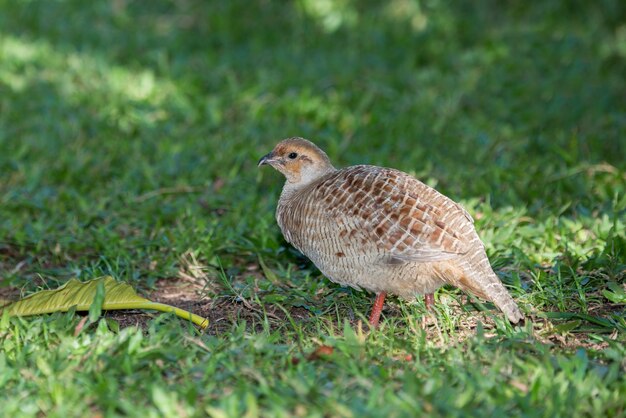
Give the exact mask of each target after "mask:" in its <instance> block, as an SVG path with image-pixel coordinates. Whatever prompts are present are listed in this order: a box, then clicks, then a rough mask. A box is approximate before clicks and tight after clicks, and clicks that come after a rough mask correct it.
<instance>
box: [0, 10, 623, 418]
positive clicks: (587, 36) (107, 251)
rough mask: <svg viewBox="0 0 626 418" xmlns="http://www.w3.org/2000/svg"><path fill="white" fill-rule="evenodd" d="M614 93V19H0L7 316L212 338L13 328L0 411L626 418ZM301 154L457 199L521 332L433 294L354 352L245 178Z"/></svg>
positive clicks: (473, 13) (4, 340)
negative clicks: (92, 283) (101, 286)
mask: <svg viewBox="0 0 626 418" xmlns="http://www.w3.org/2000/svg"><path fill="white" fill-rule="evenodd" d="M624 74H626V8H625V7H624V4H623V2H621V1H618V0H614V1H611V0H604V1H601V2H596V3H589V2H565V1H563V2H559V1H553V2H536V3H532V4H531V3H528V4H527V3H525V2H519V1H513V2H507V4H506V6H504V5H503V4H502V3H501V2H495V1H484V2H478V3H466V2H462V4H461V3H459V4H458V5H456V6H452V5H447V4H443V3H442V2H438V1H428V2H415V3H414V2H411V1H408V0H393V1H390V2H373V1H366V2H356V1H351V0H343V1H339V0H334V1H333V0H329V1H324V2H322V1H319V2H315V1H312V0H300V1H296V2H267V1H231V2H226V1H224V2H220V1H215V2H197V1H184V2H183V1H181V2H171V1H165V0H155V1H150V2H131V1H117V2H106V1H93V2H79V1H75V0H74V1H72V0H68V1H9V0H0V292H2V293H0V295H3V294H10V293H15V292H20V291H21V292H22V293H24V294H27V293H30V292H32V291H35V290H37V289H41V288H53V287H56V286H57V285H60V284H62V283H64V282H66V281H67V280H68V279H70V278H72V277H78V278H80V279H83V280H87V279H90V278H93V277H97V276H101V275H105V274H110V275H112V276H114V277H116V278H117V279H119V280H124V281H128V282H129V283H131V284H132V285H133V286H135V287H137V288H139V289H140V290H141V291H143V292H144V293H145V294H148V295H150V294H152V295H156V297H160V298H165V297H167V296H170V299H167V302H168V303H171V304H174V305H177V304H178V305H179V306H182V307H187V308H190V309H192V310H194V311H195V312H197V313H200V314H204V315H206V316H208V317H209V318H210V319H211V326H210V327H209V329H208V330H207V332H205V333H202V332H200V331H198V330H196V329H194V328H193V327H192V326H191V325H189V324H187V323H185V322H183V321H179V320H176V319H175V318H174V317H172V316H170V315H161V316H159V315H156V314H155V315H154V319H149V320H147V321H146V320H145V318H143V317H137V315H130V314H129V315H125V316H119V315H118V316H115V315H113V316H111V315H107V316H106V317H105V318H104V319H102V320H101V321H100V322H99V323H97V325H94V326H92V327H89V328H86V329H83V330H82V331H81V332H79V333H78V335H76V336H75V329H76V327H77V325H78V323H79V321H80V319H81V318H80V317H79V316H78V315H72V314H55V315H50V316H45V317H39V318H28V319H20V318H11V319H9V318H6V317H5V318H3V319H2V320H1V321H0V347H1V348H0V387H2V400H1V402H0V415H2V416H11V417H20V416H63V417H69V416H85V415H92V416H97V415H102V416H138V417H146V416H148V417H149V416H183V417H184V416H203V415H210V416H216V417H220V416H233V417H237V416H247V417H254V416H355V417H360V416H390V417H393V416H415V415H420V414H421V415H428V416H482V417H485V416H545V417H555V416H568V417H569V416H589V417H597V416H614V417H617V416H623V414H625V413H626V401H625V399H626V380H625V378H624V373H626V361H625V360H624V358H625V357H626V348H625V347H624V342H626V319H625V315H624V307H625V305H626V296H625V287H624V284H625V281H626V277H625V268H626V236H625V232H624V230H625V226H626V225H625V224H626V222H625V214H626V163H625V157H626V101H625V99H624V98H625V97H626V77H624ZM294 135H299V136H304V137H307V138H310V139H312V140H314V141H315V142H316V143H318V144H319V145H320V146H321V147H322V148H324V149H325V150H327V152H328V154H329V155H330V157H331V159H332V160H333V161H334V162H335V163H336V164H337V165H339V166H343V165H351V164H360V163H369V164H378V165H385V166H392V167H396V168H399V169H402V170H404V171H407V172H411V173H413V174H414V175H416V176H417V177H418V178H420V179H422V180H424V181H425V182H427V183H428V184H430V185H433V186H435V187H437V188H438V189H439V190H440V191H442V192H443V193H445V194H447V195H448V196H450V197H452V198H453V199H455V200H457V201H460V202H461V203H463V204H464V205H465V206H466V207H467V209H468V210H469V211H470V213H472V215H474V217H475V218H476V226H477V229H478V231H479V234H480V235H481V237H482V238H483V240H484V241H485V244H486V247H487V250H488V254H489V256H490V259H491V261H492V264H493V266H494V268H495V269H496V272H497V273H498V274H499V275H500V277H502V279H503V281H504V282H505V283H506V284H507V285H508V287H509V289H510V291H511V293H512V294H513V296H514V297H515V299H516V300H517V301H518V302H519V304H520V306H521V308H522V310H523V311H524V312H525V313H526V314H527V315H528V318H529V320H528V321H527V322H526V324H525V325H523V326H520V327H512V326H511V325H510V324H508V323H506V322H505V321H504V320H503V319H502V316H501V315H500V314H499V313H498V312H497V311H496V310H495V309H494V308H493V306H491V305H489V304H484V303H480V302H479V301H477V300H475V299H473V298H469V299H466V298H465V297H464V296H463V295H462V294H461V293H460V292H459V291H458V290H455V289H451V288H445V289H441V290H440V291H439V292H438V293H437V295H436V298H437V300H438V304H437V307H436V309H435V312H434V313H433V314H431V316H432V317H429V318H428V320H427V321H426V329H425V330H422V329H421V328H420V327H419V323H420V322H421V318H422V316H423V315H425V310H424V306H423V303H422V302H421V301H419V300H418V301H416V302H413V303H406V302H401V301H398V300H396V299H393V298H392V299H391V300H390V302H389V303H388V305H387V309H386V310H385V312H384V314H383V321H382V326H381V328H380V330H377V331H374V332H372V333H370V334H367V333H366V332H361V331H360V330H359V320H363V319H364V317H365V316H366V315H367V313H368V309H369V304H370V303H371V301H372V299H373V297H372V295H370V294H367V293H360V292H355V291H352V290H349V289H345V288H341V287H339V286H336V285H334V284H332V283H330V282H329V281H327V280H326V279H325V278H323V277H322V276H321V275H320V273H319V272H318V271H317V270H316V269H315V268H314V267H313V266H312V265H311V264H310V263H309V262H308V261H307V260H306V259H305V258H303V257H302V256H300V255H299V254H297V252H295V251H294V250H293V249H291V248H290V247H289V246H288V245H287V244H286V243H285V241H284V240H283V239H282V237H281V235H280V232H279V230H278V227H277V226H276V224H275V221H274V214H273V211H274V208H275V204H276V200H277V197H278V194H279V192H280V188H281V185H282V178H281V177H280V176H279V175H278V174H277V173H275V172H273V171H271V170H269V169H263V170H259V169H257V168H256V166H255V164H256V162H257V161H258V158H259V157H260V156H262V155H264V154H265V153H267V152H268V151H269V150H271V148H272V147H273V146H274V144H275V143H276V142H278V141H279V140H280V139H282V138H285V137H288V136H294ZM261 260H262V262H261ZM178 285H185V286H187V289H188V290H187V291H186V293H185V292H183V293H185V298H183V296H180V297H178V296H176V295H177V293H176V292H174V291H165V290H164V288H167V289H170V288H171V287H174V286H178ZM166 286H170V287H166ZM189 288H191V289H198V290H199V292H198V293H194V292H193V291H192V290H189ZM183 293H181V294H183ZM190 297H191V299H192V300H191V301H190V300H189V298H190ZM177 298H178V299H177ZM135 323H139V326H135V325H133V324H135ZM322 345H326V346H330V347H332V348H333V352H332V354H330V355H326V356H317V355H312V354H311V353H315V350H316V349H317V348H318V347H320V346H322ZM318 357H319V358H318Z"/></svg>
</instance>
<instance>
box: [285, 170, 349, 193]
mask: <svg viewBox="0 0 626 418" xmlns="http://www.w3.org/2000/svg"><path fill="white" fill-rule="evenodd" d="M335 171H337V169H336V168H335V167H333V166H332V165H330V164H329V165H328V166H326V167H324V168H323V169H320V170H316V171H310V172H302V173H300V176H299V178H298V179H297V181H293V180H291V179H289V178H287V181H285V185H284V186H283V191H282V193H281V194H280V198H281V200H282V199H289V198H292V197H293V196H295V195H296V194H298V193H299V192H300V191H302V190H305V189H306V188H308V187H309V186H310V185H312V184H315V183H317V182H318V181H320V180H321V179H323V178H326V177H327V176H328V175H330V174H332V173H334V172H335Z"/></svg>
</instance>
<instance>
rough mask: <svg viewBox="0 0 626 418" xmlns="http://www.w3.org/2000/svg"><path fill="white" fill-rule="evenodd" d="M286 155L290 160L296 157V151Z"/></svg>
mask: <svg viewBox="0 0 626 418" xmlns="http://www.w3.org/2000/svg"><path fill="white" fill-rule="evenodd" d="M287 157H289V158H290V159H291V160H295V159H296V158H298V153H297V152H292V153H290V154H289V155H288V156H287Z"/></svg>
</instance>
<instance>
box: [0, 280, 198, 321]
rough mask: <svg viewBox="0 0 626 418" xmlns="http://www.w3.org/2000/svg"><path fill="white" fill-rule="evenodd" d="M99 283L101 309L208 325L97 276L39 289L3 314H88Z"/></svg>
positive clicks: (189, 313)
mask: <svg viewBox="0 0 626 418" xmlns="http://www.w3.org/2000/svg"><path fill="white" fill-rule="evenodd" d="M99 283H104V302H103V303H102V309H103V310H107V311H112V310H119V309H153V310H156V311H161V312H173V313H174V314H176V315H177V316H179V317H181V318H183V319H188V320H191V321H192V322H193V323H194V324H196V325H198V326H200V327H202V328H206V327H207V326H208V325H209V321H208V320H207V319H206V318H202V317H201V316H198V315H195V314H192V313H191V312H187V311H185V310H183V309H178V308H175V307H173V306H170V305H166V304H164V303H157V302H152V301H150V300H148V299H146V298H142V297H141V296H139V295H137V293H136V292H135V290H134V289H133V288H132V287H131V286H130V285H128V284H127V283H122V282H118V281H116V280H115V279H114V278H113V277H111V276H105V277H100V278H98V279H93V280H90V281H87V282H81V281H78V280H76V279H72V280H70V281H68V282H67V283H65V284H64V285H63V286H61V287H59V288H57V289H53V290H42V291H40V292H37V293H33V294H32V295H29V296H27V297H25V298H23V299H21V300H18V301H16V302H13V303H11V304H9V305H7V306H5V307H4V308H2V311H6V312H7V313H8V314H9V315H11V316H29V315H41V314H46V313H52V312H67V311H68V310H69V309H70V308H72V307H76V310H77V311H88V310H89V307H90V306H91V304H92V302H93V301H94V297H95V296H96V291H97V289H98V285H99Z"/></svg>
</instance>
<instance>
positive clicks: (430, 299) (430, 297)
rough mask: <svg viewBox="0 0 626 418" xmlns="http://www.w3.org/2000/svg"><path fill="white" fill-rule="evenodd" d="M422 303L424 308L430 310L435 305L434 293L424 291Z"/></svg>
mask: <svg viewBox="0 0 626 418" xmlns="http://www.w3.org/2000/svg"><path fill="white" fill-rule="evenodd" d="M424 304H425V305H426V309H428V310H431V309H432V307H433V306H435V295H434V294H433V293H426V294H425V295H424Z"/></svg>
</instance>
